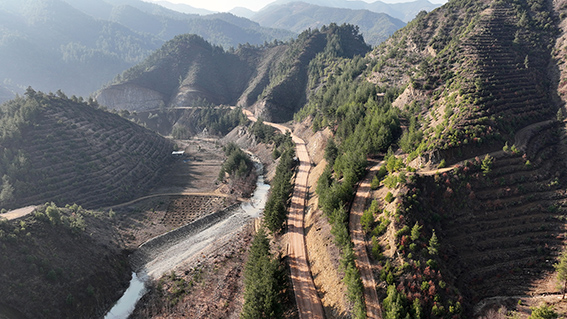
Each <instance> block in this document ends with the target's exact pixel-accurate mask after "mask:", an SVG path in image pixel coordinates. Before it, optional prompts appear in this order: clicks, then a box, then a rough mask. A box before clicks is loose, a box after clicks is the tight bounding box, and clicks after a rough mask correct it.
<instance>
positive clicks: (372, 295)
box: [349, 161, 384, 319]
mask: <svg viewBox="0 0 567 319" xmlns="http://www.w3.org/2000/svg"><path fill="white" fill-rule="evenodd" d="M383 164H384V161H380V162H379V163H378V164H376V165H374V166H372V168H370V170H369V172H368V173H367V174H366V176H365V177H364V179H363V180H362V182H361V183H360V185H359V186H358V189H357V190H356V197H355V199H354V201H353V203H352V207H351V209H350V217H349V228H350V236H351V238H352V242H353V244H354V254H355V256H356V259H355V260H354V261H355V263H356V267H357V268H358V270H359V271H360V277H361V279H362V284H363V285H364V301H365V303H366V317H367V318H380V319H381V318H382V311H381V310H380V300H379V299H378V294H377V293H376V281H375V280H374V274H373V272H372V265H371V264H370V259H369V258H368V253H367V251H366V247H367V242H366V239H365V236H364V230H363V229H362V224H361V223H360V220H361V218H362V214H363V213H364V208H365V207H366V203H367V202H368V198H369V197H370V184H371V183H372V178H373V177H374V176H375V175H376V172H378V170H379V169H380V166H382V165H383Z"/></svg>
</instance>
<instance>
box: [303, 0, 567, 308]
mask: <svg viewBox="0 0 567 319" xmlns="http://www.w3.org/2000/svg"><path fill="white" fill-rule="evenodd" d="M554 5H555V7H553V6H554ZM565 10H566V6H565V1H563V2H561V3H554V4H552V3H551V2H546V1H489V0H486V1H466V0H453V1H449V2H448V3H447V4H446V5H444V6H442V7H440V8H438V9H435V10H433V11H431V12H430V13H426V12H422V13H420V14H419V15H418V16H417V17H416V19H414V20H413V21H411V22H410V23H408V25H407V26H406V27H405V28H403V29H401V30H399V31H398V32H396V33H395V34H394V35H393V36H392V37H391V38H390V39H388V40H387V41H385V42H384V43H383V44H381V45H379V46H378V47H376V48H375V49H374V50H373V51H372V52H371V53H369V54H368V55H367V56H366V57H364V58H363V59H362V60H361V61H357V60H356V59H354V60H352V61H349V62H345V63H339V62H336V63H334V64H333V63H327V64H326V65H325V68H324V69H323V70H322V71H321V72H320V73H321V74H333V75H334V76H326V77H322V78H321V85H320V87H321V90H319V91H317V92H315V93H314V94H313V95H312V96H310V98H309V100H308V102H307V104H306V106H305V107H304V108H303V109H302V110H301V111H300V112H298V113H297V114H296V116H295V119H296V120H303V121H304V122H303V123H304V124H305V123H312V128H313V129H314V130H317V131H322V130H323V129H329V130H331V132H332V133H333V144H331V145H332V147H330V148H329V150H330V152H326V153H325V156H326V157H325V159H326V160H327V161H328V162H329V163H330V164H329V165H327V168H326V171H324V172H323V173H322V174H321V177H320V179H319V183H318V187H317V193H318V196H319V198H318V200H319V207H320V208H321V210H322V211H323V212H324V213H326V214H327V216H329V218H331V217H332V218H335V219H337V218H342V217H337V214H338V212H341V210H342V208H341V207H343V206H342V205H345V204H346V203H350V202H352V197H353V194H352V192H353V191H352V190H353V189H355V188H356V187H357V186H356V183H357V181H358V180H359V179H361V178H363V177H364V176H366V174H367V172H368V168H367V165H368V164H367V162H366V160H367V158H370V159H372V155H374V156H376V157H378V158H380V159H381V157H382V155H384V162H382V163H381V165H377V166H375V167H374V168H376V170H378V167H379V166H381V170H380V172H378V175H375V177H374V180H373V181H372V185H373V187H374V188H376V189H377V190H376V191H374V192H371V194H372V195H371V196H372V200H373V201H375V204H373V205H372V206H370V205H368V206H366V208H368V211H369V212H368V213H367V212H365V213H367V217H368V218H369V221H370V222H366V223H365V226H363V227H367V228H366V232H367V233H366V240H368V242H369V244H367V245H366V247H364V248H366V249H367V251H369V252H371V256H370V259H371V264H372V266H373V267H377V268H379V269H382V271H381V275H380V276H379V277H378V276H377V277H376V278H375V280H376V282H377V283H379V286H380V287H379V288H378V296H382V297H381V303H380V306H381V307H382V309H383V311H384V313H386V314H396V316H391V318H394V317H396V318H397V317H402V318H403V317H406V316H408V317H423V318H449V317H451V318H472V317H477V316H479V317H480V316H483V317H485V318H494V317H495V316H496V315H494V314H495V312H493V313H492V315H491V312H490V311H491V309H492V310H494V309H498V307H507V308H508V310H516V311H517V312H518V313H522V312H523V311H525V309H527V308H523V307H522V306H518V305H519V304H520V303H522V304H523V303H525V302H529V303H530V305H533V306H538V305H539V304H538V303H539V302H537V301H536V300H535V299H534V298H521V299H520V300H521V302H519V301H518V298H517V297H515V296H525V295H528V294H530V293H535V291H538V293H536V294H540V293H541V294H543V293H553V292H557V290H555V289H554V288H550V287H547V286H545V285H546V284H545V283H550V282H555V279H554V278H555V275H556V273H555V272H554V268H553V267H552V265H553V263H554V262H555V261H557V260H558V259H559V255H560V253H561V251H562V250H564V248H565V240H564V234H563V232H564V231H563V229H564V221H563V220H562V219H563V218H557V216H558V215H560V214H564V213H565V209H564V207H565V206H564V205H565V202H566V201H567V196H566V194H565V192H564V191H563V189H564V187H565V185H567V175H566V174H565V164H564V158H563V157H564V156H563V155H562V154H564V153H563V152H565V151H566V148H565V144H564V141H565V139H566V135H565V130H564V123H563V121H562V119H563V114H564V113H563V112H564V105H565V86H564V85H563V84H564V82H565V79H566V74H567V72H565V57H566V55H565V32H564V29H561V28H559V25H560V26H562V27H564V26H565V24H566V23H567V22H566V21H567V20H566V17H567V15H566V14H565ZM558 90H559V91H558ZM388 114H390V116H391V117H390V118H388V117H387V115H388ZM558 119H559V121H558ZM396 120H397V121H398V122H396ZM326 150H327V149H326ZM380 159H379V160H373V162H374V163H380ZM370 178H371V179H372V175H370ZM368 182H369V183H370V180H368ZM366 190H367V189H366ZM366 190H365V191H366ZM372 207H373V208H372ZM338 216H343V215H338ZM345 220H348V217H345ZM351 222H352V219H351ZM335 223H336V222H335ZM339 224H340V223H339ZM333 227H335V224H333ZM336 227H339V226H336ZM336 232H338V231H336ZM338 239H339V238H338V236H337V240H338ZM357 250H358V248H357ZM345 259H346V257H345ZM314 263H316V262H314ZM353 287H356V285H355V284H353V285H352V286H350V287H349V289H351V288H352V289H354V288H353ZM321 289H322V290H325V291H328V289H332V287H322V288H321ZM362 293H363V292H360V294H362ZM359 296H360V295H359ZM504 300H506V301H510V302H511V301H513V303H514V304H515V305H512V303H506V302H505V301H504ZM554 304H555V305H558V303H554ZM484 305H490V306H487V307H484ZM489 308H491V309H489ZM559 309H560V308H559V307H557V308H556V310H557V311H561V312H564V310H559ZM388 318H390V317H388Z"/></svg>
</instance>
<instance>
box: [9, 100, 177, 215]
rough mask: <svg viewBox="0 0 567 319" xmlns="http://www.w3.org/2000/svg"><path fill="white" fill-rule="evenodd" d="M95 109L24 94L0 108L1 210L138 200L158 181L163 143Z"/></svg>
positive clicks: (166, 151) (166, 150) (165, 150)
mask: <svg viewBox="0 0 567 319" xmlns="http://www.w3.org/2000/svg"><path fill="white" fill-rule="evenodd" d="M95 106H96V104H95V103H94V102H92V101H91V102H89V103H85V102H82V101H79V100H76V99H69V98H67V97H66V96H64V95H63V94H62V93H61V92H58V95H57V96H56V95H53V94H49V95H47V94H43V93H38V92H34V91H33V90H31V89H28V92H27V93H26V97H25V98H24V97H22V98H18V99H15V100H12V101H10V102H7V103H5V104H4V105H2V107H1V110H2V112H1V113H2V117H1V122H2V127H3V132H2V133H3V134H2V137H1V140H0V145H1V146H2V148H1V149H0V154H1V156H2V159H3V160H2V163H1V165H0V175H1V176H3V184H2V189H1V192H0V201H1V202H0V204H1V206H2V207H4V208H12V207H21V206H26V205H30V204H41V203H44V202H47V201H54V202H56V203H58V204H60V205H61V204H62V205H64V204H67V203H74V202H76V203H78V204H80V205H83V206H84V207H101V206H108V205H110V204H116V203H119V202H122V201H126V200H129V199H132V198H134V197H136V196H139V195H141V194H143V193H144V192H146V191H147V190H148V189H149V188H150V187H151V186H152V184H153V183H154V182H155V181H157V180H158V179H159V176H160V172H162V171H163V169H165V167H166V166H167V163H168V162H169V160H170V153H171V150H172V148H173V147H172V145H171V143H170V142H169V141H167V140H166V139H165V138H163V137H161V136H159V135H157V134H155V133H153V132H151V131H149V130H146V129H144V128H142V127H140V126H138V125H136V124H134V123H132V122H130V121H127V120H125V119H123V118H121V117H119V116H118V115H115V114H111V113H108V112H105V111H102V110H100V109H97V108H95Z"/></svg>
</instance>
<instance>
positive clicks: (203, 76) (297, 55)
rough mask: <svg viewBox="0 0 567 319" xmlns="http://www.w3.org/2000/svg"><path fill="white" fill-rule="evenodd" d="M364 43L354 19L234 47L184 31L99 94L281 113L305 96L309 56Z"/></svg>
mask: <svg viewBox="0 0 567 319" xmlns="http://www.w3.org/2000/svg"><path fill="white" fill-rule="evenodd" d="M368 50H369V47H368V46H367V45H366V44H365V43H364V40H363V38H362V37H361V36H360V35H359V34H358V29H357V28H356V27H354V26H351V25H343V26H337V25H331V26H329V27H325V28H322V29H321V30H312V31H305V32H303V33H302V34H301V35H300V36H299V37H298V38H297V39H296V40H293V41H290V42H287V43H283V42H274V43H271V44H268V45H265V46H262V47H253V46H246V45H243V46H240V47H238V48H237V49H236V50H234V51H232V50H229V51H225V50H223V49H222V48H220V47H217V46H212V45H210V44H209V43H207V42H206V41H205V40H203V39H202V38H201V37H198V36H195V35H184V36H179V37H176V38H175V39H173V40H172V41H169V42H168V43H166V44H165V45H164V46H163V47H162V49H160V50H159V51H157V52H156V53H154V54H152V55H151V56H150V57H149V58H148V59H147V60H146V61H144V62H143V63H141V64H139V65H137V66H135V67H133V68H131V69H129V70H127V71H126V72H124V74H122V75H121V76H119V77H118V78H117V79H116V83H115V84H113V85H111V86H110V87H108V88H105V89H103V90H102V91H101V92H100V93H99V94H98V96H97V100H98V101H99V102H100V103H101V104H103V105H106V106H108V107H111V108H115V109H128V110H143V109H152V108H159V107H160V106H161V107H163V106H167V107H184V106H191V105H192V104H193V103H194V102H195V101H197V100H203V99H205V100H207V101H208V102H210V103H213V104H227V105H239V106H243V107H250V106H254V107H255V109H256V114H257V115H258V116H262V117H264V118H265V119H269V120H278V121H285V120H289V119H290V118H291V114H293V112H295V111H297V110H298V109H299V108H300V107H301V106H302V105H303V104H304V103H305V101H306V99H307V95H308V92H309V91H310V89H309V87H308V84H309V83H308V82H309V79H310V74H311V73H310V71H309V70H310V69H309V65H310V63H311V61H312V60H313V59H315V58H316V57H317V56H318V55H320V54H330V55H334V56H340V57H345V58H352V57H354V56H356V55H364V54H365V53H366V52H368ZM311 78H312V77H311ZM312 89H313V88H312Z"/></svg>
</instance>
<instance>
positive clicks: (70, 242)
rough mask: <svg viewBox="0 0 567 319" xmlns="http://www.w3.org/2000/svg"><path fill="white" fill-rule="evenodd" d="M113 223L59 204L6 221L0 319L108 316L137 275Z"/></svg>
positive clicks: (1, 226) (1, 232) (0, 227)
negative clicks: (132, 277)
mask: <svg viewBox="0 0 567 319" xmlns="http://www.w3.org/2000/svg"><path fill="white" fill-rule="evenodd" d="M110 223H111V219H110V218H109V217H108V216H106V215H103V214H102V213H94V212H90V211H86V210H84V209H82V208H81V207H80V206H77V205H73V206H68V208H58V207H56V206H55V205H53V204H46V205H43V206H41V207H39V208H38V209H37V211H36V212H35V213H34V214H33V215H30V216H28V217H25V218H21V219H18V220H15V221H10V222H8V221H1V220H0V250H1V252H2V253H1V254H0V255H1V257H0V267H1V268H2V273H3V276H2V277H1V278H0V299H1V302H0V316H2V317H3V316H4V315H7V316H8V317H7V318H22V319H24V318H100V317H102V316H104V314H105V313H106V311H108V310H109V307H110V306H111V305H112V304H113V303H114V302H116V300H118V299H119V298H120V295H121V291H123V290H124V289H126V286H127V284H128V281H129V280H130V276H131V270H130V267H129V265H128V260H127V255H126V254H125V253H123V252H122V250H121V249H120V248H119V247H118V246H117V245H116V243H115V242H114V240H115V234H114V233H113V232H112V231H111V230H109V224H110ZM3 318H4V317H3Z"/></svg>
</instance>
